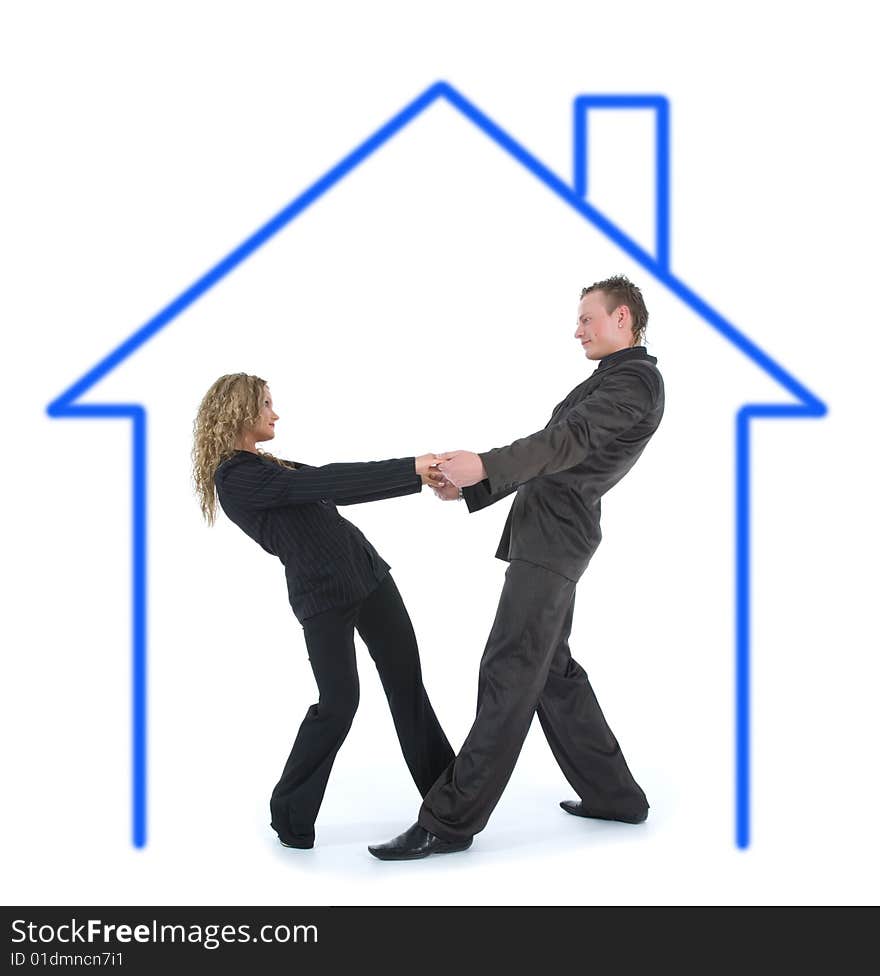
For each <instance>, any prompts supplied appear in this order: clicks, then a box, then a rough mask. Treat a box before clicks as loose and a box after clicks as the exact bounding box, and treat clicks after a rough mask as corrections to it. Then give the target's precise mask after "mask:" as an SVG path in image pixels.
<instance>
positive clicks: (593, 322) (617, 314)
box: [574, 291, 632, 359]
mask: <svg viewBox="0 0 880 976" xmlns="http://www.w3.org/2000/svg"><path fill="white" fill-rule="evenodd" d="M605 303H606V298H605V295H604V294H603V293H602V292H601V291H591V292H590V293H589V294H588V295H584V297H583V298H582V299H581V301H580V304H579V305H578V313H577V329H576V331H575V334H574V337H575V339H577V340H578V342H580V344H581V346H582V347H583V350H584V352H585V353H586V356H587V359H604V358H605V356H609V355H610V354H611V353H613V352H617V351H618V350H619V349H626V348H627V347H628V346H631V345H632V325H631V322H630V315H629V309H628V308H627V307H626V305H619V306H618V307H617V308H615V309H614V310H613V311H611V312H606V311H605Z"/></svg>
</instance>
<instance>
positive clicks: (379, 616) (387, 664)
mask: <svg viewBox="0 0 880 976" xmlns="http://www.w3.org/2000/svg"><path fill="white" fill-rule="evenodd" d="M357 629H358V633H359V634H360V635H361V637H362V638H363V641H364V643H365V644H366V645H367V650H368V651H369V652H370V656H371V657H372V658H373V661H374V662H375V664H376V670H377V671H378V672H379V678H380V679H381V681H382V687H383V688H384V689H385V697H386V698H387V699H388V707H389V708H390V709H391V717H392V718H393V719H394V728H395V730H396V731H397V738H398V740H399V741H400V747H401V749H402V750H403V756H404V759H406V764H407V766H408V767H409V771H410V773H411V774H412V778H413V780H414V781H415V784H416V786H417V787H418V790H419V793H421V795H422V796H424V795H425V794H426V793H427V792H428V790H429V789H430V788H431V786H433V784H434V782H435V780H436V779H437V777H438V776H439V775H440V774H441V773H442V772H443V770H444V769H445V768H446V767H447V766H448V765H449V763H451V762H452V760H453V759H454V758H455V753H454V752H453V751H452V746H451V745H450V744H449V741H448V740H447V738H446V736H445V735H444V733H443V729H442V728H441V727H440V723H439V722H438V721H437V716H436V715H435V714H434V709H433V708H432V707H431V702H430V700H429V698H428V693H427V692H426V691H425V686H424V684H423V683H422V668H421V664H420V662H419V647H418V644H417V643H416V635H415V632H414V631H413V626H412V622H411V621H410V619H409V614H408V613H407V612H406V607H405V606H404V603H403V599H402V598H401V596H400V593H399V591H398V589H397V586H396V584H395V582H394V580H393V579H392V578H391V574H390V573H389V575H388V576H386V577H385V579H384V580H383V581H382V583H380V584H379V587H378V588H377V589H376V590H374V591H373V592H372V593H371V594H370V595H369V596H368V597H367V599H366V600H364V602H363V604H362V606H361V608H360V611H359V612H358V619H357Z"/></svg>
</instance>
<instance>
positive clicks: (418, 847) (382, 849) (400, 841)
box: [367, 823, 474, 861]
mask: <svg viewBox="0 0 880 976" xmlns="http://www.w3.org/2000/svg"><path fill="white" fill-rule="evenodd" d="M473 842H474V839H473V837H468V839H467V840H459V841H448V840H442V839H441V838H439V837H437V836H436V835H435V834H432V833H431V832H430V831H428V830H425V828H424V827H420V826H419V825H418V824H417V823H414V824H413V825H412V827H410V828H409V830H406V831H404V832H403V833H402V834H400V835H399V836H397V837H395V838H394V840H390V841H388V843H387V844H375V845H373V846H371V847H368V848H367V850H368V851H369V852H370V853H371V854H372V855H373V857H378V858H379V860H380V861H415V860H416V859H417V858H420V857H428V856H429V855H431V854H455V853H456V851H466V850H467V849H468V848H469V847H470V846H471V844H473Z"/></svg>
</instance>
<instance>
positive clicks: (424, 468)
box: [416, 454, 446, 488]
mask: <svg viewBox="0 0 880 976" xmlns="http://www.w3.org/2000/svg"><path fill="white" fill-rule="evenodd" d="M439 460H440V456H439V455H438V454H422V455H420V456H419V457H417V458H416V474H417V475H418V476H419V477H420V478H421V479H422V484H423V485H430V486H431V487H432V488H433V487H434V486H435V485H437V487H442V486H443V485H445V484H446V479H445V478H444V477H443V475H442V474H440V472H439V471H438V470H437V462H438V461H439Z"/></svg>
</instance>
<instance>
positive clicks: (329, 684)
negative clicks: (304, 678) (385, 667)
mask: <svg viewBox="0 0 880 976" xmlns="http://www.w3.org/2000/svg"><path fill="white" fill-rule="evenodd" d="M356 613H357V605H355V606H353V607H347V608H344V609H341V610H336V609H334V610H327V611H325V612H324V613H319V614H317V615H316V616H314V617H310V618H308V619H307V620H306V621H305V622H304V623H303V633H304V635H305V641H306V647H307V649H308V652H309V662H310V664H311V666H312V672H313V673H314V675H315V681H316V683H317V685H318V695H319V698H318V702H317V704H315V705H312V706H310V708H309V710H308V711H307V712H306V716H305V718H304V719H303V722H302V725H300V728H299V732H298V733H297V736H296V741H295V742H294V743H293V748H292V749H291V750H290V756H289V757H288V760H287V763H286V764H285V766H284V772H283V773H282V774H281V779H280V780H279V781H278V784H277V785H276V787H275V789H274V790H273V791H272V799H271V801H270V804H269V805H270V809H271V811H272V827H273V828H274V829H275V830H276V831H277V832H278V836H279V838H280V839H281V840H282V841H283V842H284V843H285V844H289V845H290V846H292V847H311V846H312V845H313V844H314V842H315V818H316V817H317V815H318V809H319V807H320V806H321V800H322V799H323V798H324V791H325V789H326V788H327V780H328V778H329V776H330V770H331V769H332V767H333V761H334V759H335V758H336V753H337V752H338V751H339V747H340V746H341V745H342V743H343V742H344V741H345V737H346V735H348V730H349V729H350V728H351V723H352V719H353V718H354V713H355V711H356V710H357V706H358V697H359V686H358V676H357V666H356V663H355V652H354V621H355V616H356Z"/></svg>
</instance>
